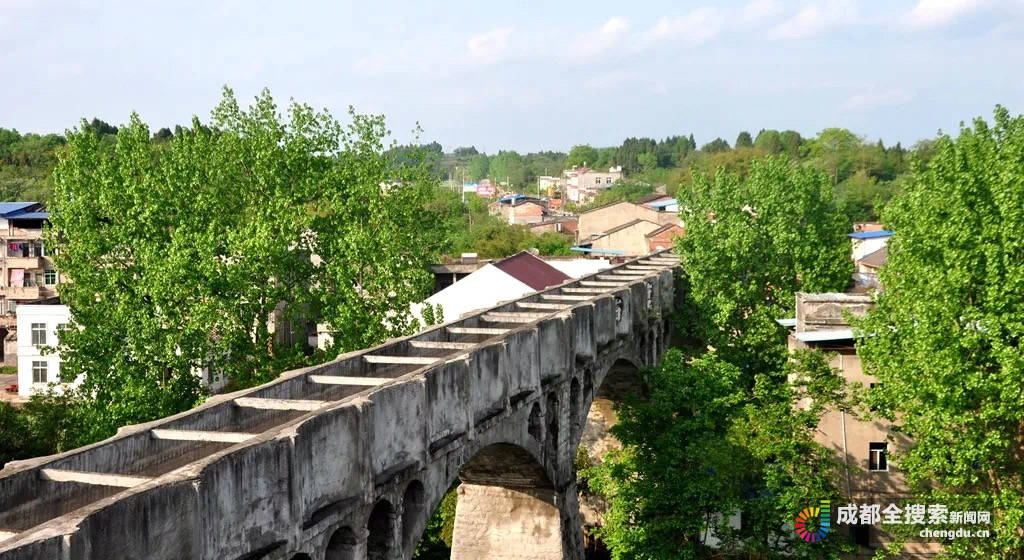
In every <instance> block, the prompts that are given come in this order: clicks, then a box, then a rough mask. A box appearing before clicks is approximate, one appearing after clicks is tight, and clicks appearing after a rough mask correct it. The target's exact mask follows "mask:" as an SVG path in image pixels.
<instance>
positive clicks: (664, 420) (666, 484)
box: [581, 350, 743, 560]
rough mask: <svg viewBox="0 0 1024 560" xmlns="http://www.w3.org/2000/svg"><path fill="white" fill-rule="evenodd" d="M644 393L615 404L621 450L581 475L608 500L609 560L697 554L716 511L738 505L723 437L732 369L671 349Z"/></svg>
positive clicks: (736, 394) (738, 395) (734, 392)
mask: <svg viewBox="0 0 1024 560" xmlns="http://www.w3.org/2000/svg"><path fill="white" fill-rule="evenodd" d="M648 376H649V384H650V395H649V398H647V399H643V400H641V399H639V398H635V397H634V398H632V399H627V400H626V401H625V404H624V405H621V406H619V407H617V409H616V412H617V415H618V423H617V424H616V425H615V426H613V427H612V428H611V430H610V432H611V433H612V434H613V435H614V436H615V437H616V439H618V440H619V441H620V442H621V443H622V445H623V449H622V450H619V451H611V452H609V453H608V454H607V455H605V457H604V459H603V460H602V462H601V463H600V464H599V465H598V466H596V467H591V468H590V469H586V470H584V471H583V472H582V473H581V474H582V476H583V477H584V478H585V479H586V484H587V486H588V488H589V489H590V490H591V491H593V492H595V493H596V494H598V495H600V496H602V497H604V498H605V500H607V501H608V510H607V511H606V512H605V514H604V526H603V527H600V528H599V529H598V530H597V534H598V535H599V536H600V537H601V538H602V539H603V540H604V542H605V543H606V544H607V545H608V547H609V548H610V549H611V551H612V557H613V558H615V559H616V560H625V559H632V558H638V559H639V558H649V559H660V558H665V559H669V558H671V559H677V558H697V557H699V555H701V554H702V552H703V551H704V546H705V541H706V539H707V536H708V534H710V533H711V532H712V531H715V530H716V529H717V527H718V526H719V520H720V516H721V514H722V513H725V514H726V515H728V514H729V513H731V512H732V511H734V510H735V509H737V507H738V501H739V497H740V496H739V487H738V485H736V484H735V482H734V481H735V480H736V479H737V477H738V476H739V475H740V473H739V472H737V470H736V467H737V466H738V462H737V461H735V460H734V456H735V455H736V453H737V450H736V449H735V448H734V447H733V445H732V443H731V442H729V441H728V440H726V439H725V437H724V436H725V434H726V433H727V431H728V429H729V426H730V424H731V421H732V417H733V415H734V414H735V411H736V410H737V409H738V408H739V406H740V403H741V402H742V399H743V393H742V392H741V391H740V390H739V388H738V381H739V377H740V373H739V371H737V370H736V368H735V367H733V366H731V365H729V364H727V363H724V362H722V361H720V360H718V359H716V358H715V357H714V356H711V355H709V356H706V357H703V358H700V359H697V360H694V361H693V362H691V363H687V360H686V358H685V356H684V355H683V354H682V353H681V352H679V351H678V350H669V351H668V352H667V353H666V354H665V356H664V359H663V361H662V364H661V365H660V366H658V367H657V368H654V369H652V370H650V371H649V372H648Z"/></svg>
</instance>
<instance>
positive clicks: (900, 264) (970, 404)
mask: <svg viewBox="0 0 1024 560" xmlns="http://www.w3.org/2000/svg"><path fill="white" fill-rule="evenodd" d="M994 121H995V122H994V123H993V124H991V125H990V124H989V123H986V122H985V121H984V120H982V119H980V118H979V119H977V120H975V121H974V123H973V126H970V127H961V130H960V134H959V136H958V137H957V138H955V139H954V138H951V137H949V136H941V137H940V138H939V139H938V140H937V142H936V145H935V153H934V156H933V157H932V158H931V160H930V161H929V162H928V165H927V167H923V166H922V165H921V164H920V162H919V161H915V162H914V163H913V164H912V169H911V173H910V175H909V177H908V178H907V180H906V181H905V183H904V187H903V189H904V190H903V192H902V193H901V194H900V195H899V196H897V197H896V198H894V199H893V201H892V202H891V203H890V205H889V206H887V207H886V209H885V211H884V213H883V216H882V218H883V222H884V223H885V224H886V226H887V227H889V228H891V229H893V230H895V232H896V234H895V236H894V237H893V238H892V240H891V241H890V244H889V261H888V263H887V264H886V266H885V268H883V269H882V271H881V273H880V279H881V282H882V284H883V286H884V288H885V289H884V291H883V292H882V293H881V294H880V295H879V297H878V305H877V307H876V308H875V309H874V311H873V312H872V313H870V314H869V316H868V317H867V319H866V320H864V321H862V322H860V323H859V325H858V326H859V328H860V329H861V330H862V331H863V333H864V334H865V336H863V337H862V338H860V339H859V343H858V347H857V353H858V354H859V355H860V356H861V357H862V358H863V364H864V369H865V372H866V373H868V374H870V375H873V376H875V378H876V379H877V381H878V382H879V383H880V385H876V386H875V389H873V390H872V391H871V397H872V400H873V401H874V402H873V405H874V406H875V407H876V408H877V409H878V410H879V413H880V414H881V415H883V416H885V417H887V418H889V419H890V420H892V421H894V422H895V423H896V428H897V430H898V431H899V432H901V434H900V435H901V437H906V438H909V439H910V441H912V442H913V444H912V445H911V446H910V447H909V448H908V449H906V450H905V451H904V452H902V453H894V463H895V464H896V466H897V468H898V469H899V471H900V472H901V473H903V474H904V475H905V476H906V479H907V482H908V483H910V484H911V486H912V489H913V490H915V491H916V493H917V496H916V501H919V502H920V503H933V504H934V503H937V504H944V505H946V506H948V508H949V510H950V511H964V510H966V511H979V510H981V511H989V512H991V515H992V523H991V525H990V526H989V525H981V526H975V525H972V526H967V527H965V526H962V525H951V526H949V528H951V529H958V528H966V529H990V531H991V536H989V537H987V538H958V539H956V540H953V541H949V542H948V543H947V544H946V551H947V554H948V556H949V557H951V558H965V559H966V558H1004V559H1009V558H1024V349H1022V346H1021V341H1022V340H1024V117H1022V116H1016V117H1012V116H1011V115H1010V114H1009V112H1008V111H1007V110H1006V109H1005V108H1002V107H998V108H997V109H996V111H995V119H994Z"/></svg>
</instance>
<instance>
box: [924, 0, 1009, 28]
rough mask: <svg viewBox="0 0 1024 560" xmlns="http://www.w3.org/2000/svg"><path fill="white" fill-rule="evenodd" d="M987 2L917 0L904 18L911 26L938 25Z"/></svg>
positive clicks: (979, 0) (978, 0)
mask: <svg viewBox="0 0 1024 560" xmlns="http://www.w3.org/2000/svg"><path fill="white" fill-rule="evenodd" d="M988 3H989V1H988V0H919V1H918V3H917V5H916V6H914V9H913V10H910V12H909V13H907V15H906V17H905V18H904V20H905V23H906V24H907V26H908V27H911V28H916V29H920V28H926V27H939V26H943V25H947V24H949V23H951V22H953V21H954V20H956V19H958V18H960V17H963V16H964V15H967V14H968V13H970V12H973V11H975V10H977V9H978V8H981V7H984V6H985V5H986V4H988Z"/></svg>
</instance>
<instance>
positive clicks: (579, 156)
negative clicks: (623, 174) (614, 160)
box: [566, 144, 599, 167]
mask: <svg viewBox="0 0 1024 560" xmlns="http://www.w3.org/2000/svg"><path fill="white" fill-rule="evenodd" d="M598 157H599V156H598V152H597V150H595V149H594V148H591V147H590V144H580V145H577V146H573V147H572V149H571V150H569V159H568V161H566V165H568V166H569V167H583V166H584V165H591V166H596V165H597V160H598Z"/></svg>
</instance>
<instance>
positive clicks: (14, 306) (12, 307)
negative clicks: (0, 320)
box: [7, 299, 18, 313]
mask: <svg viewBox="0 0 1024 560" xmlns="http://www.w3.org/2000/svg"><path fill="white" fill-rule="evenodd" d="M17 310H18V302H16V301H14V300H13V299H9V300H7V312H8V313H15V312H17Z"/></svg>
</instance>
